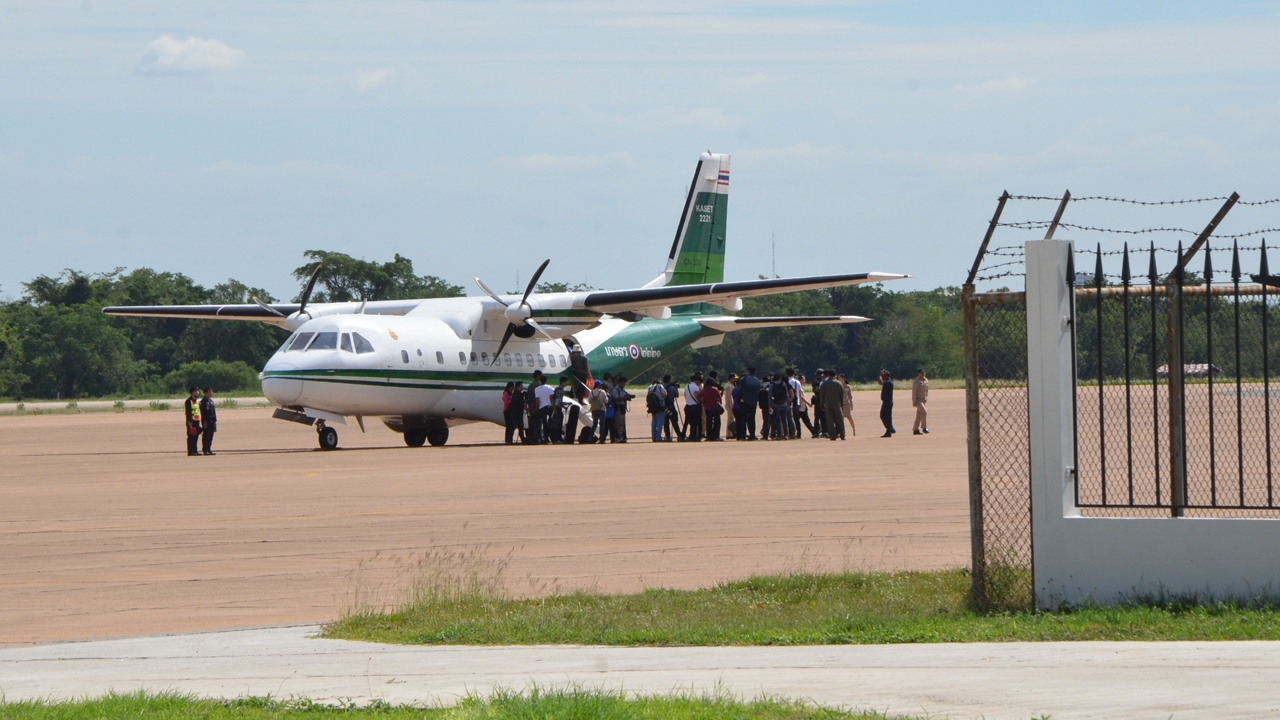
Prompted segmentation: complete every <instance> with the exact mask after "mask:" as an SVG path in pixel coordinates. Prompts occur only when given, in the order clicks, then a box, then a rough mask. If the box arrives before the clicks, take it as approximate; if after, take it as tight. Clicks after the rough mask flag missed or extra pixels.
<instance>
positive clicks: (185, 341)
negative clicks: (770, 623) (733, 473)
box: [0, 250, 963, 400]
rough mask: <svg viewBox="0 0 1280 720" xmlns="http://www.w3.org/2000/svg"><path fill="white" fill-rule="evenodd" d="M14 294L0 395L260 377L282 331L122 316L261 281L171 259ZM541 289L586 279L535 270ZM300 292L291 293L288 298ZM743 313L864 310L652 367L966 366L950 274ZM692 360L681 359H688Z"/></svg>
mask: <svg viewBox="0 0 1280 720" xmlns="http://www.w3.org/2000/svg"><path fill="white" fill-rule="evenodd" d="M304 257H305V259H306V260H307V262H306V263H304V264H303V265H301V266H299V267H298V268H297V269H295V270H294V272H293V276H294V277H295V278H297V279H299V280H302V279H305V278H307V277H309V276H310V275H311V272H312V271H313V270H314V268H315V265H316V263H317V262H322V263H324V269H323V270H322V271H321V274H320V276H319V278H318V279H317V284H316V290H315V292H314V293H313V294H312V302H344V301H350V300H397V299H406V298H430V297H458V296H461V295H464V294H465V291H464V288H463V287H462V286H460V285H454V284H451V283H449V282H447V281H445V280H443V279H441V278H439V277H435V276H432V275H418V274H416V273H415V271H414V269H413V262H412V261H411V260H410V259H409V258H406V257H403V256H401V255H398V254H397V255H396V256H395V257H394V258H393V259H392V260H391V261H389V262H384V263H378V262H376V261H368V260H361V259H357V258H353V257H351V256H349V255H345V254H343V253H337V252H330V251H323V250H309V251H307V252H306V253H304ZM22 286H23V293H22V295H21V297H20V298H18V299H17V300H13V301H10V302H4V303H0V397H5V398H12V399H19V400H24V399H36V398H66V399H76V398H85V397H103V396H122V395H124V396H127V395H134V396H144V395H160V394H169V393H174V392H181V391H182V390H184V389H185V388H186V387H187V386H189V385H198V386H204V385H212V386H214V387H217V388H219V389H222V390H246V391H252V390H256V389H257V388H258V387H259V385H258V379H257V373H258V370H259V369H261V368H262V366H263V365H264V364H265V363H266V361H267V359H268V358H270V357H271V355H272V354H273V353H274V352H275V351H276V349H277V348H278V347H279V345H280V343H281V342H283V341H284V339H285V338H286V337H287V336H288V333H287V332H286V331H285V330H282V329H280V328H278V327H275V326H273V325H267V324H265V323H260V322H239V321H229V322H222V321H219V322H211V321H207V320H185V319H168V318H122V317H109V316H106V315H103V314H102V308H103V307H106V306H108V305H198V304H222V303H226V304H241V303H250V302H253V297H255V296H256V297H258V298H260V299H261V300H263V301H265V302H276V299H275V298H273V297H271V295H270V294H269V293H267V292H266V291H264V290H262V289H261V288H253V287H249V286H247V285H245V284H244V283H242V282H239V281H237V280H234V279H230V280H227V281H226V282H224V283H220V284H217V285H214V286H213V287H204V286H202V285H199V284H197V283H196V282H195V281H194V280H193V279H192V278H190V277H188V276H186V275H184V274H182V273H177V272H159V271H156V270H152V269H149V268H139V269H136V270H132V271H128V272H126V271H125V270H124V269H122V268H116V269H114V270H111V271H108V272H99V273H86V272H81V271H78V270H65V271H63V272H62V273H61V274H59V275H58V276H56V277H51V276H48V275H41V276H39V277H37V278H35V279H33V280H31V281H30V282H26V283H23V285H22ZM538 289H539V290H540V291H544V292H554V291H563V290H568V289H587V288H579V287H578V286H573V287H572V288H570V287H569V286H567V285H563V284H559V283H543V284H542V285H540V286H539V288H538ZM292 300H293V301H294V302H296V301H297V300H298V298H297V297H295V298H292ZM742 314H744V315H756V316H759V315H862V316H866V317H870V318H872V320H871V321H870V322H867V323H859V324H856V325H847V326H818V327H809V328H779V329H765V330H753V331H746V332H739V333H730V334H729V335H728V336H727V337H726V338H725V341H724V343H723V344H721V345H719V346H716V347H711V348H704V349H701V350H694V351H686V352H683V353H680V354H677V355H676V356H674V357H672V358H671V359H669V360H668V361H667V362H664V363H663V364H662V365H661V366H659V368H656V369H655V371H654V372H671V373H672V374H673V375H677V376H679V375H688V374H691V373H692V372H693V371H694V370H703V371H706V370H711V369H718V370H721V371H726V370H730V371H736V370H740V369H741V368H742V367H745V366H746V365H747V364H754V365H756V366H757V367H759V368H761V369H780V368H782V367H786V366H795V367H799V368H802V369H808V370H812V369H813V368H816V367H819V366H821V367H835V368H837V369H839V370H841V371H843V372H845V373H847V374H849V375H850V377H851V379H857V380H871V379H873V378H874V377H875V376H876V374H877V373H878V372H879V370H880V369H881V368H882V367H887V368H890V369H891V370H893V371H894V374H895V376H898V377H907V376H909V375H910V374H911V373H912V372H914V370H915V367H917V366H925V367H927V368H928V369H929V371H930V373H931V374H932V375H934V376H938V377H959V376H960V375H961V373H962V371H963V361H962V357H961V345H962V343H961V337H960V328H961V322H960V317H961V314H960V296H959V292H958V291H957V290H956V289H955V288H945V289H938V290H933V291H926V292H893V291H888V290H884V289H882V288H880V287H878V286H870V287H849V288H834V289H831V290H817V291H808V292H802V293H793V294H789V295H776V296H772V297H764V298H751V299H747V300H746V301H744V310H743V313H742ZM686 371H687V372H686Z"/></svg>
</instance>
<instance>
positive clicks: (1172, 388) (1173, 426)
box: [1153, 244, 1187, 517]
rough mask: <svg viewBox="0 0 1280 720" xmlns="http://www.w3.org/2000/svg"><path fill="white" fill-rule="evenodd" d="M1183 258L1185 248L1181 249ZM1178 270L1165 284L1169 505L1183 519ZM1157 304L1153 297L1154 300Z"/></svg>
mask: <svg viewBox="0 0 1280 720" xmlns="http://www.w3.org/2000/svg"><path fill="white" fill-rule="evenodd" d="M1178 250H1179V255H1181V250H1182V246H1181V244H1179V246H1178ZM1181 269H1182V268H1181V266H1178V267H1175V268H1174V271H1173V274H1172V275H1170V277H1169V280H1168V281H1167V282H1166V283H1165V289H1166V291H1167V292H1168V294H1169V320H1168V325H1169V332H1168V334H1167V336H1166V337H1167V338H1168V344H1169V352H1168V358H1169V492H1170V495H1169V505H1170V506H1171V507H1172V509H1173V512H1172V514H1173V517H1182V515H1183V512H1184V510H1183V506H1185V505H1186V504H1187V452H1186V443H1187V435H1186V426H1185V423H1186V399H1185V387H1184V385H1185V383H1184V380H1185V378H1184V377H1183V368H1184V364H1183V360H1182V279H1183V278H1182V273H1181V272H1180V271H1181ZM1153 302H1154V296H1153Z"/></svg>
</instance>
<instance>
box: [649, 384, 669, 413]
mask: <svg viewBox="0 0 1280 720" xmlns="http://www.w3.org/2000/svg"><path fill="white" fill-rule="evenodd" d="M659 387H661V386H660V385H659V384H658V383H654V384H652V385H650V386H649V394H648V395H646V396H645V398H644V404H645V407H647V408H648V409H649V413H650V414H653V415H656V414H658V413H660V412H666V410H667V403H666V401H665V400H663V399H662V396H660V395H658V391H657V388H659Z"/></svg>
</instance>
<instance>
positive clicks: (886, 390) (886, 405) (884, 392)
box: [880, 370, 898, 437]
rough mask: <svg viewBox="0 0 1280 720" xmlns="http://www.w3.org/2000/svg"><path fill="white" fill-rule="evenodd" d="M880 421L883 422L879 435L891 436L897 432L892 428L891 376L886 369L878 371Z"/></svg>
mask: <svg viewBox="0 0 1280 720" xmlns="http://www.w3.org/2000/svg"><path fill="white" fill-rule="evenodd" d="M880 422H882V423H884V434H883V435H881V436H880V437H893V434H894V433H896V432H898V431H897V430H894V429H893V378H892V377H890V376H889V371H888V370H881V371H880Z"/></svg>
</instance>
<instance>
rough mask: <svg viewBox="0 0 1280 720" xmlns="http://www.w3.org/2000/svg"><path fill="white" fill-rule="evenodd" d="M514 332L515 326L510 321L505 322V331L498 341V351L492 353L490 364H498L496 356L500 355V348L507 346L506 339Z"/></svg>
mask: <svg viewBox="0 0 1280 720" xmlns="http://www.w3.org/2000/svg"><path fill="white" fill-rule="evenodd" d="M515 334H516V326H515V325H512V324H511V323H507V331H506V332H505V333H503V334H502V342H500V343H498V351H497V352H495V353H494V354H493V362H491V363H489V365H490V366H492V365H497V364H498V356H500V355H502V349H503V348H505V347H506V346H507V341H508V340H510V339H511V336H512V335H515Z"/></svg>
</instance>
